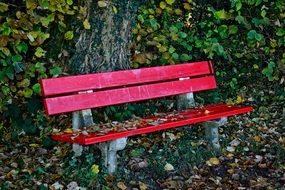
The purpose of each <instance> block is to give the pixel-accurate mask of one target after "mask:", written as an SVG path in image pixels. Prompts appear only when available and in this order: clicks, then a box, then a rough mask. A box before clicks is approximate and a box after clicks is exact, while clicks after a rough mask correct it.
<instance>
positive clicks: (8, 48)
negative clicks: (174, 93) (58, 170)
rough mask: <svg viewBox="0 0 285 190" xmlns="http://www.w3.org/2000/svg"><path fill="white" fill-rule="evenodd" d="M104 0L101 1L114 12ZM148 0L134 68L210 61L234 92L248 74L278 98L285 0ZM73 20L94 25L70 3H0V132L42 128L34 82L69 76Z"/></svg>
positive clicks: (284, 62)
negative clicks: (271, 86) (262, 81)
mask: <svg viewBox="0 0 285 190" xmlns="http://www.w3.org/2000/svg"><path fill="white" fill-rule="evenodd" d="M96 2H97V1H96ZM107 2H108V1H98V5H99V6H100V7H102V8H104V7H105V6H113V11H114V12H116V11H117V8H116V6H115V5H112V4H107ZM147 2H148V3H147V4H145V5H144V6H142V7H141V9H140V12H139V14H138V20H137V24H136V26H135V28H134V30H133V32H134V38H133V44H132V46H131V48H132V49H133V50H134V51H133V56H132V58H133V65H132V66H133V67H134V68H138V67H146V66H156V65H166V64H175V63H181V62H187V61H196V60H202V59H213V60H214V63H215V67H216V68H217V69H216V71H217V72H216V74H217V77H218V79H219V80H220V82H221V84H222V85H223V89H231V90H230V91H229V92H231V93H232V94H231V96H232V95H233V94H235V93H233V92H237V91H238V90H239V89H240V88H241V87H242V86H243V85H244V84H245V82H248V80H249V79H254V78H261V79H262V78H267V79H268V80H269V81H270V82H271V83H272V84H276V89H277V91H278V93H279V95H280V97H282V95H283V92H284V90H283V88H282V85H283V81H284V77H283V75H284V72H285V53H284V45H285V27H284V24H285V19H284V17H285V2H284V1H283V0H276V1H268V0H231V1H225V2H222V1H207V0H201V1H193V0H184V1H178V0H176V1H175V0H165V1H164V0H162V1H154V0H152V1H147ZM75 20H76V22H78V20H79V21H80V22H81V23H82V24H81V25H80V26H78V25H76V27H82V28H85V29H87V30H88V29H90V27H92V26H91V25H90V23H89V21H88V19H87V15H86V7H81V6H78V5H77V2H73V1H72V0H21V1H19V0H18V1H16V0H12V1H8V0H4V1H2V2H1V3H0V85H1V91H0V113H1V116H0V117H1V118H0V131H1V130H2V131H3V130H5V129H4V126H5V127H7V128H13V129H19V130H24V131H25V132H30V133H34V132H36V130H37V129H39V128H43V127H44V126H46V125H47V122H46V119H45V117H44V116H43V113H42V111H41V109H42V108H41V102H40V96H39V94H40V87H39V83H38V81H39V79H40V78H46V77H57V76H59V75H61V74H65V73H68V71H69V70H68V69H67V68H66V64H64V62H65V61H67V60H68V57H69V52H68V51H67V50H68V49H72V40H73V39H74V37H76V36H75V34H76V33H75V30H76V27H74V25H73V23H72V22H75ZM71 26H73V28H72V27H71ZM64 47H68V48H65V49H64ZM278 84H280V85H278ZM225 96H228V94H225ZM238 102H240V101H238Z"/></svg>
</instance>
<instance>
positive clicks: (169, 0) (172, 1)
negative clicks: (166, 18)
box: [166, 0, 175, 5]
mask: <svg viewBox="0 0 285 190" xmlns="http://www.w3.org/2000/svg"><path fill="white" fill-rule="evenodd" d="M174 2H175V0H166V3H167V4H168V5H172V4H173V3H174Z"/></svg>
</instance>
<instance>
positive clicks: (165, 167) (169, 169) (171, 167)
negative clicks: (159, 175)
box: [164, 163, 174, 171]
mask: <svg viewBox="0 0 285 190" xmlns="http://www.w3.org/2000/svg"><path fill="white" fill-rule="evenodd" d="M164 170H165V171H172V170H174V167H173V166H172V165H171V164H169V163H167V164H165V166H164Z"/></svg>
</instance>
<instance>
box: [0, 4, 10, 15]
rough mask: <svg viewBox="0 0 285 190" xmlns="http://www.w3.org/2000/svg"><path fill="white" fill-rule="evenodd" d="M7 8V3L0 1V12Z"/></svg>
mask: <svg viewBox="0 0 285 190" xmlns="http://www.w3.org/2000/svg"><path fill="white" fill-rule="evenodd" d="M8 10H9V5H8V4H6V3H1V2H0V12H1V13H4V12H6V11H8Z"/></svg>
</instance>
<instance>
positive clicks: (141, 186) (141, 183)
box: [139, 182, 147, 190]
mask: <svg viewBox="0 0 285 190" xmlns="http://www.w3.org/2000/svg"><path fill="white" fill-rule="evenodd" d="M139 187H140V190H147V185H146V184H145V183H143V182H139Z"/></svg>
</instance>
